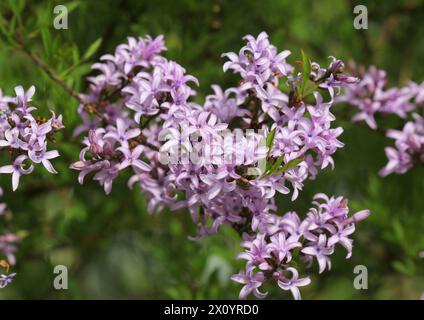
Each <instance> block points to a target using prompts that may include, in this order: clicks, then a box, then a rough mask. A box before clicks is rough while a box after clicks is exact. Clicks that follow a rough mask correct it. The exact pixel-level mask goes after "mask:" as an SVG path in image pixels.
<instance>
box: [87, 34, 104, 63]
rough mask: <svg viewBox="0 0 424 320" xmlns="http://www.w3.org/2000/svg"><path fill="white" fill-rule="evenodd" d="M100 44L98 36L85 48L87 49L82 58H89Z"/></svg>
mask: <svg viewBox="0 0 424 320" xmlns="http://www.w3.org/2000/svg"><path fill="white" fill-rule="evenodd" d="M101 44H102V38H98V39H97V40H96V41H94V42H93V43H92V44H91V45H90V46H89V47H88V49H87V51H86V52H85V53H84V55H83V57H82V60H87V59H89V58H90V57H91V56H92V55H93V54H94V53H96V51H97V49H99V47H100V45H101Z"/></svg>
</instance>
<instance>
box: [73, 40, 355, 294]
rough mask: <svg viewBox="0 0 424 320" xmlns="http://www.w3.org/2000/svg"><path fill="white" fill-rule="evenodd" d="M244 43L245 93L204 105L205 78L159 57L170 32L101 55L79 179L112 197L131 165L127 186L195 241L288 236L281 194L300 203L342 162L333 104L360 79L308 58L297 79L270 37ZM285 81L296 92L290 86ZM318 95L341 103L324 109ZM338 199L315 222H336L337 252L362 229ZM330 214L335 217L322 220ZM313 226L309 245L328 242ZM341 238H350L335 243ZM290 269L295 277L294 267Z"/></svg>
mask: <svg viewBox="0 0 424 320" xmlns="http://www.w3.org/2000/svg"><path fill="white" fill-rule="evenodd" d="M244 39H245V40H246V45H245V46H244V47H243V48H242V49H241V50H240V52H239V53H238V54H236V53H225V54H224V55H223V56H224V57H227V58H228V59H229V61H227V62H226V63H225V64H224V71H226V70H232V71H234V72H235V73H237V74H240V76H241V78H242V81H241V83H240V85H239V86H238V87H234V88H229V89H226V90H223V89H221V88H220V87H219V86H217V85H214V86H213V87H212V88H213V90H214V94H211V95H209V96H207V98H206V100H205V103H204V104H203V105H199V104H197V103H195V102H194V101H193V100H192V97H193V96H194V95H195V91H194V90H193V89H192V87H191V84H197V85H198V82H197V79H196V78H195V77H193V76H191V75H188V74H186V72H185V69H184V68H183V67H181V66H180V65H179V64H177V63H176V62H174V61H169V60H167V59H166V58H164V57H163V56H161V55H160V54H161V52H162V51H164V50H165V49H166V48H165V46H164V43H163V38H162V37H161V36H159V37H157V38H155V39H153V38H151V37H147V38H146V39H142V38H139V39H135V38H129V39H128V43H126V44H122V45H119V46H118V47H117V48H116V50H115V53H114V54H113V55H110V54H109V55H105V56H103V57H102V58H101V60H102V62H101V63H96V64H94V65H93V69H96V70H98V71H100V73H98V74H97V75H95V76H92V77H90V78H89V79H88V80H89V81H90V88H89V92H88V94H85V95H81V96H82V99H83V101H84V103H82V104H81V105H80V106H79V113H80V116H81V118H82V121H83V124H82V125H81V126H80V127H78V128H77V129H76V131H75V134H76V135H78V134H80V133H83V132H86V133H87V136H86V137H84V139H83V143H84V148H83V149H82V150H81V152H80V159H79V161H77V162H75V163H73V164H72V165H71V168H73V169H76V170H78V171H80V173H79V181H80V183H83V181H84V177H85V176H86V175H87V174H89V173H94V177H93V179H94V180H96V181H98V182H99V183H100V185H102V186H103V187H104V190H105V191H106V193H109V192H111V190H112V185H113V181H114V180H115V179H116V178H117V177H118V176H119V173H120V172H121V171H123V170H126V169H129V170H130V171H131V173H132V176H131V177H130V179H129V181H128V184H129V186H130V187H132V186H133V185H134V184H138V185H139V186H140V188H141V190H142V191H143V193H144V194H146V196H147V197H148V200H149V205H148V210H149V212H153V211H160V210H161V209H162V208H164V207H165V206H167V207H170V208H171V209H173V210H179V209H183V208H185V209H188V211H189V212H190V214H191V216H192V218H193V221H194V222H195V223H196V224H197V226H198V233H197V235H196V237H195V238H197V237H201V236H204V235H211V234H214V233H216V232H217V231H218V229H219V227H220V226H222V225H226V226H230V227H232V228H234V229H235V230H236V231H238V232H239V233H240V234H241V235H242V236H243V237H244V238H245V240H246V241H248V240H249V241H250V240H251V241H254V240H253V238H257V239H262V240H261V241H271V240H270V236H271V234H270V233H268V231H267V230H269V229H276V230H275V232H278V230H279V229H280V228H282V227H281V226H280V221H279V218H278V217H279V216H278V215H276V214H275V212H276V206H275V201H274V197H275V195H276V193H282V194H289V193H290V192H292V199H293V200H295V199H296V198H297V197H298V194H299V191H300V190H302V188H303V186H304V181H305V180H307V179H314V178H315V177H316V176H317V174H318V170H319V169H324V168H326V167H327V166H329V165H330V166H334V161H333V158H332V155H333V154H334V152H335V151H336V150H337V149H339V148H341V147H342V146H343V144H342V143H341V142H340V141H339V140H338V137H339V136H340V134H341V133H342V131H343V130H342V128H340V127H336V128H334V127H332V122H333V121H334V120H335V117H334V115H333V114H332V113H331V111H330V109H331V107H332V105H333V97H334V96H335V95H337V94H338V93H339V91H340V87H341V86H343V85H345V84H347V83H352V82H354V81H356V79H355V78H353V77H349V76H347V75H345V74H343V63H342V62H341V61H340V60H337V59H335V58H332V61H331V62H330V65H329V66H328V67H327V68H321V67H320V66H319V65H318V64H316V63H313V64H311V63H310V62H305V63H304V65H303V70H302V71H299V72H297V71H295V68H294V67H292V66H291V65H290V64H289V63H287V62H286V58H287V57H288V56H289V54H290V52H289V51H283V52H280V53H279V52H278V51H277V48H276V47H275V46H273V45H272V44H270V42H269V39H268V35H267V34H266V33H264V32H263V33H261V34H260V35H259V36H258V37H257V38H255V37H253V36H250V35H249V36H246V37H245V38H244ZM306 64H308V65H306ZM309 64H310V65H309ZM307 70H310V71H307ZM295 72H297V73H296V74H294V73H295ZM305 75H306V76H305ZM283 81H284V82H286V83H287V86H288V87H289V92H283V91H282V90H281V89H280V84H283ZM305 88H309V89H305ZM320 90H322V91H323V92H324V95H325V92H328V93H329V95H330V96H331V99H330V100H329V101H325V100H324V98H323V95H321V93H320V92H319V91H320ZM259 163H261V164H263V165H260V164H259ZM337 201H339V202H340V201H342V200H341V198H337V199H332V198H331V199H328V203H329V204H327V205H324V204H323V205H320V206H319V208H320V209H316V210H317V214H316V215H317V217H320V219H321V220H323V221H324V220H325V219H327V220H325V221H326V224H325V223H324V224H323V227H322V228H323V229H326V228H327V225H331V230H330V232H332V231H333V230H334V232H333V233H332V234H331V235H328V236H329V237H331V236H333V238H331V239H332V240H331V243H330V244H328V243H326V244H325V245H327V246H328V247H331V246H333V245H334V244H335V243H337V242H340V243H342V244H343V245H346V246H348V243H350V242H349V241H348V240H346V239H345V238H344V236H345V235H346V236H347V235H348V234H347V232H350V231H352V232H353V229H352V227H351V226H349V227H347V225H348V224H350V223H351V222H353V221H351V220H349V219H348V218H347V209H345V208H343V209H337V208H333V207H331V208H330V207H328V206H336V204H335V203H337ZM330 203H331V204H330ZM343 203H344V202H343ZM339 204H340V203H339ZM326 206H327V207H328V208H327V207H326ZM325 208H327V209H325ZM336 209H337V210H338V211H337V210H336ZM324 210H326V212H330V211H331V214H333V211H332V210H336V211H337V213H336V214H335V216H334V217H333V216H331V217H330V215H331V214H330V213H328V214H325V215H324V216H325V218H323V217H321V216H322V215H321V211H324ZM340 211H343V214H344V213H346V216H344V215H343V218H342V217H341V216H342V214H341V213H340ZM308 221H309V220H308ZM347 221H349V222H347ZM318 222H319V221H316V223H318ZM311 228H312V227H311ZM320 228H321V225H320ZM328 228H330V227H328ZM349 228H350V229H349ZM314 230H315V229H311V232H309V233H308V237H309V238H306V236H304V239H306V240H302V241H303V242H302V243H305V245H307V247H311V248H312V247H313V246H314V243H315V242H317V241H318V242H319V243H320V244H322V242H323V241H324V240H326V239H327V238H325V239H324V240H323V238H322V237H320V234H321V233H323V232H322V231H319V230H321V229H319V230H318V229H317V230H315V231H314ZM312 231H314V232H312ZM339 231H340V232H342V233H343V232H344V233H343V238H340V239H339V240H337V239H336V235H337V234H338V233H337V232H339ZM280 233H281V232H280ZM310 234H311V235H310ZM275 236H276V237H277V235H275ZM282 236H283V233H281V235H278V239H276V240H275V243H274V244H273V246H274V247H275V250H276V252H280V253H279V254H278V256H279V257H281V260H280V262H282V261H283V260H284V259H286V255H285V254H284V252H285V251H284V250H289V249H287V247H286V244H285V242H284V240H283V239H282V238H281V237H282ZM284 236H289V234H284ZM301 236H302V235H299V238H298V239H297V240H299V239H300V237H301ZM302 237H303V236H302ZM314 237H315V238H314ZM273 239H274V238H273ZM292 239H293V238H292ZM302 239H303V238H302ZM258 241H259V240H258ZM272 241H273V240H272ZM290 241H291V240H290ZM314 241H315V242H314ZM295 242H298V241H295ZM318 242H317V243H318ZM247 243H248V242H244V244H247ZM299 243H300V242H299ZM295 247H297V245H296V246H295ZM305 248H306V247H305ZM349 248H350V247H349ZM290 250H291V249H290ZM311 250H312V249H311ZM349 250H350V249H349ZM290 255H291V253H290ZM302 255H306V253H302ZM310 255H312V254H310ZM321 260H322V259H321V258H320V261H321ZM253 269H254V268H248V270H247V274H249V276H247V275H246V277H250V279H251V283H255V285H256V284H257V283H262V282H263V280H265V279H266V278H267V275H266V274H264V273H254V271H255V270H253ZM287 270H288V271H292V274H293V276H296V275H297V271H296V270H295V269H287ZM237 279H239V278H237ZM284 281H285V280H284V278H283V277H281V281H280V282H281V285H282V286H289V283H285V282H284ZM305 284H306V282H305ZM252 288H253V287H252ZM243 290H244V291H246V290H247V289H243ZM252 290H253V289H252ZM252 290H250V291H252ZM247 291H249V290H247ZM255 292H256V291H255ZM244 296H245V295H244V294H243V295H242V297H244ZM257 296H260V294H259V293H258V294H257ZM296 297H297V296H296Z"/></svg>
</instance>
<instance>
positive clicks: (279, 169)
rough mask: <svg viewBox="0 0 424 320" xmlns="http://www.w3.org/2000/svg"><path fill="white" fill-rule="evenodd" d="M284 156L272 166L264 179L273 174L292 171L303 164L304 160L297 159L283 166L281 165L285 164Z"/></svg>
mask: <svg viewBox="0 0 424 320" xmlns="http://www.w3.org/2000/svg"><path fill="white" fill-rule="evenodd" d="M283 160H284V156H280V157H279V158H278V159H277V160H276V161H275V162H274V164H272V165H271V167H270V168H269V169H268V170H267V171H266V172H265V174H264V177H267V176H271V175H273V174H278V173H283V172H284V171H287V170H290V169H292V168H294V167H296V166H297V165H298V164H299V163H301V162H302V161H303V160H305V159H304V158H296V159H292V160H290V161H289V162H287V163H286V164H284V165H283V166H281V164H282V163H283Z"/></svg>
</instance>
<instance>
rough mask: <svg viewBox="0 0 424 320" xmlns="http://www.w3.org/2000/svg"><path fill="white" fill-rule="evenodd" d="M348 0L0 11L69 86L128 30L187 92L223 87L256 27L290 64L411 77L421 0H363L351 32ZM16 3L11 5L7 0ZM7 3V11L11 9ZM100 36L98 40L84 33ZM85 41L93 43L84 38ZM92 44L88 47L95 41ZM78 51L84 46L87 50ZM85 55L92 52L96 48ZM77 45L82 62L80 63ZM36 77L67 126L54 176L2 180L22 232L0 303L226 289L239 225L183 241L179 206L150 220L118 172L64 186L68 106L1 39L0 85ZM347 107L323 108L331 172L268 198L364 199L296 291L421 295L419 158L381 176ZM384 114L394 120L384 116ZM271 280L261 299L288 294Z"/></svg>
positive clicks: (378, 156) (423, 212)
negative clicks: (59, 13)
mask: <svg viewBox="0 0 424 320" xmlns="http://www.w3.org/2000/svg"><path fill="white" fill-rule="evenodd" d="M359 3H360V2H358V3H356V2H355V1H335V0H331V1H330V0H325V1H257V0H244V1H242V0H239V1H223V0H222V1H220V0H215V1H211V0H209V1H198V0H180V1H147V0H144V1H143V0H131V1H130V0H91V1H64V0H63V1H26V2H25V3H24V2H23V1H15V0H11V1H6V0H2V1H1V2H0V11H1V14H2V15H3V16H5V17H7V18H8V19H10V18H11V17H13V16H14V15H18V16H19V18H16V22H17V28H19V29H20V31H21V33H22V34H23V35H24V41H25V43H26V44H27V45H28V47H29V48H30V49H31V50H32V51H33V52H35V53H37V54H38V55H39V56H40V57H42V59H43V60H44V61H46V63H47V64H48V65H49V66H50V67H51V68H52V69H54V70H55V71H56V73H57V74H59V75H61V76H62V77H63V78H64V79H66V82H67V83H68V84H69V85H70V86H72V87H73V88H74V89H75V90H78V91H81V92H83V91H84V90H86V85H87V83H86V81H85V77H86V76H87V74H89V72H90V65H91V64H92V63H94V62H95V61H97V60H98V58H99V57H100V56H101V55H102V54H105V53H109V52H113V51H114V48H115V47H116V46H117V45H118V44H120V43H122V42H124V41H125V40H126V37H127V36H130V35H131V36H145V35H146V34H150V35H152V36H156V35H159V34H164V36H165V40H166V46H167V47H168V52H167V53H166V56H167V57H168V58H169V59H172V60H176V61H178V62H179V63H180V64H182V65H183V66H184V67H185V68H186V69H187V71H188V73H190V74H193V75H194V76H196V77H197V78H198V79H199V80H200V84H201V86H200V88H199V89H198V99H199V101H201V100H202V99H203V97H204V96H205V95H207V94H208V93H210V92H211V90H210V85H211V84H213V83H217V84H220V85H222V86H233V85H235V84H236V82H235V81H237V78H236V77H234V76H232V75H231V74H229V73H228V74H224V73H223V72H222V64H223V59H221V58H220V55H221V53H222V52H227V51H238V50H239V48H240V47H241V46H242V45H243V43H242V40H241V37H242V36H244V35H245V34H253V35H255V36H256V35H257V34H258V33H259V32H261V31H266V32H268V33H269V35H270V37H271V40H272V42H273V43H274V44H275V45H276V46H277V47H278V48H279V49H280V50H283V49H289V50H291V51H292V52H293V54H292V56H291V57H290V58H289V62H291V63H294V60H295V57H298V56H299V53H300V49H301V48H303V50H304V51H305V52H307V53H308V55H309V56H310V57H313V59H314V60H316V61H318V62H322V63H325V62H326V59H327V57H328V56H329V55H334V56H336V57H339V58H342V59H343V60H346V61H347V60H349V59H353V60H355V61H356V62H358V63H361V64H365V65H371V64H375V65H377V66H378V67H380V68H383V69H386V70H387V71H388V73H389V79H390V82H391V85H399V84H402V83H404V82H405V81H406V80H408V79H412V80H414V81H418V82H421V81H422V80H424V63H423V62H424V42H423V39H424V24H423V21H424V1H418V0H409V1H406V0H404V1H367V2H366V3H365V4H366V5H367V7H368V11H369V29H368V30H355V29H354V28H353V19H354V14H353V7H354V6H355V5H356V4H359ZM21 4H23V5H22V6H20V5H21ZM57 4H63V5H65V6H67V8H68V10H69V17H68V23H69V29H67V30H55V29H54V28H53V19H54V17H55V15H54V14H53V7H54V6H55V5H57ZM14 12H15V13H14ZM99 38H101V39H102V42H101V44H100V42H99V41H97V42H96V40H97V39H99ZM93 43H94V45H93ZM96 43H97V44H100V45H99V46H96ZM90 47H91V49H90ZM96 47H97V50H96V51H95V53H94V50H93V49H96ZM84 55H85V59H84ZM18 84H22V85H24V86H25V87H29V86H30V85H32V84H34V85H36V88H37V92H36V95H35V99H34V105H35V106H37V107H38V108H39V112H40V113H43V114H45V115H48V114H49V109H51V110H55V111H56V112H57V113H62V114H63V115H64V122H65V125H66V127H67V129H66V130H64V131H63V132H62V133H61V135H60V137H59V138H58V141H57V143H56V146H55V147H56V148H57V149H59V150H60V153H61V155H62V157H61V158H58V159H55V160H54V162H53V163H54V166H55V167H56V169H57V170H58V171H59V172H60V173H59V174H58V175H57V176H53V175H50V174H48V173H47V172H46V171H45V170H44V169H42V168H37V169H36V171H35V173H34V174H32V175H31V176H26V177H23V178H22V180H21V185H20V188H19V189H18V191H17V192H15V193H12V191H11V182H10V176H3V175H2V176H1V177H0V184H1V186H2V187H3V189H4V191H5V196H4V197H3V198H2V199H1V200H3V201H5V202H6V203H7V204H8V207H9V210H10V211H11V212H13V230H15V231H24V232H26V233H27V236H26V237H25V238H23V239H22V241H21V243H20V245H19V251H18V253H17V261H18V263H17V265H16V266H15V267H14V269H13V271H14V272H17V273H18V275H17V276H16V278H15V281H14V282H13V283H12V284H11V285H9V286H8V287H7V288H6V289H2V290H0V299H6V298H17V299H21V298H31V299H45V298H53V299H62V298H64V299H86V298H93V299H97V298H130V299H133V298H135V299H145V298H149V299H159V298H171V299H173V298H181V299H190V298H194V299H204V298H211V299H216V298H220V299H235V298H237V297H238V292H239V290H240V288H241V287H240V286H239V285H238V284H236V283H233V282H232V281H230V280H229V276H230V275H231V274H233V273H236V272H238V270H239V269H240V268H241V267H242V265H243V262H242V261H236V260H235V255H236V254H237V252H238V251H239V250H240V248H239V238H238V235H237V234H235V233H234V232H232V231H231V230H229V229H225V228H224V229H222V230H221V232H220V233H219V234H218V235H216V236H214V237H211V238H204V239H202V240H200V241H197V242H194V241H190V240H188V239H187V236H189V235H193V234H194V231H195V228H194V226H193V224H192V222H191V220H190V218H189V216H188V214H184V213H183V214H182V213H174V212H162V213H161V214H159V215H153V216H149V215H148V214H147V212H146V203H145V202H144V199H143V196H142V195H141V194H140V191H139V190H138V189H137V190H134V191H130V190H129V189H128V188H127V187H126V182H127V178H128V177H123V176H121V177H120V178H119V179H117V181H116V182H115V183H114V187H113V191H112V193H111V194H110V195H109V196H106V195H105V194H104V192H103V190H102V188H101V187H100V186H98V184H96V183H93V182H91V181H90V179H87V180H86V184H85V185H84V186H80V185H79V184H78V183H77V173H76V172H73V171H71V170H69V169H68V166H69V164H70V163H71V162H73V161H75V160H76V159H77V157H78V152H79V150H80V145H79V139H78V138H77V139H75V138H72V136H71V134H72V130H73V128H75V127H76V126H77V125H78V124H79V119H78V116H77V113H76V108H77V104H76V102H75V101H74V100H72V99H71V98H70V97H69V96H68V95H67V94H66V93H65V92H64V91H63V89H62V88H61V87H60V86H58V85H57V84H56V83H54V82H53V81H51V80H50V79H49V78H48V77H47V76H46V75H45V74H44V73H43V72H42V71H40V70H39V68H37V66H35V65H34V64H33V63H32V61H31V60H30V59H29V58H28V56H27V55H26V54H25V53H23V52H21V51H19V50H17V49H13V48H11V46H9V45H7V44H6V43H0V88H2V89H3V91H4V92H6V93H7V94H9V95H11V94H12V93H13V88H14V87H15V86H16V85H18ZM350 113H351V110H350V109H349V108H348V107H347V106H343V105H339V106H338V107H336V108H335V114H336V116H337V117H338V120H337V124H339V125H342V126H343V127H344V129H345V132H344V134H343V135H342V141H343V142H344V143H345V144H346V147H345V148H343V149H341V150H340V151H338V153H337V154H336V157H335V158H336V159H335V160H336V168H335V170H334V171H331V170H328V169H327V170H325V171H323V172H321V174H320V175H319V176H318V178H317V180H315V181H308V182H307V183H306V184H305V190H304V192H302V193H301V195H300V197H299V198H298V200H296V202H295V203H291V201H290V200H289V199H288V198H287V197H282V198H281V199H278V202H279V208H280V209H279V210H280V212H281V213H284V212H285V211H288V210H290V209H296V210H299V212H300V213H301V214H304V213H305V212H306V210H307V209H308V208H309V205H310V202H311V199H312V196H313V194H315V193H316V192H326V193H328V194H335V195H339V194H340V195H344V196H346V197H348V198H349V199H350V205H351V207H352V211H356V210H360V209H363V208H369V209H370V210H371V212H372V215H371V217H370V218H369V219H367V220H366V221H363V222H361V223H360V224H359V225H358V227H357V232H356V233H355V235H354V238H355V247H354V252H353V257H352V258H351V259H350V260H345V259H344V256H345V252H344V251H343V250H339V251H337V252H336V255H335V257H334V260H333V269H332V270H331V271H330V272H326V273H324V274H323V275H321V276H318V275H317V267H316V266H314V268H313V270H312V271H311V274H312V280H313V281H312V284H311V285H310V286H308V287H305V288H303V290H302V296H303V298H306V299H418V298H419V296H420V294H421V292H423V291H424V260H423V259H420V258H419V257H418V253H419V251H421V250H424V232H423V231H424V201H423V199H424V195H423V193H424V167H423V166H421V167H417V168H414V169H413V170H411V171H409V172H408V173H407V174H404V175H400V176H396V175H393V176H390V177H388V178H384V179H383V178H380V177H379V176H378V175H377V172H378V170H379V169H380V168H381V167H383V166H384V165H385V163H386V159H385V155H384V150H383V148H384V146H385V145H387V144H391V141H390V140H389V139H386V138H384V137H383V136H382V135H381V134H380V133H377V132H373V131H371V130H369V129H367V128H365V127H363V126H360V125H353V124H351V123H350V121H349V117H350ZM391 121H397V120H396V119H391ZM57 264H62V265H66V266H68V267H69V289H68V290H64V291H57V290H55V289H54V288H53V279H54V276H55V275H54V274H53V267H54V266H55V265H57ZM358 264H362V265H365V266H367V268H368V273H369V287H368V290H355V289H354V288H353V285H352V282H353V279H354V277H355V274H354V273H353V268H354V266H355V265H358ZM275 287H276V286H267V287H266V289H268V290H269V291H270V295H269V298H271V299H291V296H290V295H289V294H288V293H287V292H283V291H281V290H279V289H278V288H275Z"/></svg>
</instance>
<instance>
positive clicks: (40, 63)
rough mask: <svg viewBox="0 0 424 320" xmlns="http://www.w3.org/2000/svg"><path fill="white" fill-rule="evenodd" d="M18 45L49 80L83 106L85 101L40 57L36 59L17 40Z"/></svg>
mask: <svg viewBox="0 0 424 320" xmlns="http://www.w3.org/2000/svg"><path fill="white" fill-rule="evenodd" d="M18 45H19V49H21V50H22V51H23V52H25V53H26V54H27V55H28V56H29V57H30V58H31V60H32V61H33V62H34V63H35V64H36V65H38V66H39V67H40V68H41V69H42V70H43V71H44V72H45V73H46V74H47V75H48V76H49V78H50V79H52V80H53V81H55V82H56V83H57V84H58V85H60V86H61V87H62V88H63V90H65V91H66V92H67V93H68V94H69V95H70V96H71V97H72V98H74V99H75V100H76V101H78V102H79V103H81V104H85V101H84V100H83V99H82V98H81V97H80V95H79V94H78V93H77V92H76V91H75V90H73V89H72V88H71V87H70V86H68V85H67V84H66V83H65V81H64V80H63V79H61V78H60V77H59V76H58V75H57V74H56V73H55V72H54V71H53V70H52V69H51V68H50V67H49V66H48V65H47V64H46V63H45V62H44V61H43V60H41V59H40V57H38V56H37V55H36V54H35V53H34V52H32V51H31V50H29V49H28V48H26V47H25V45H24V44H23V42H22V41H20V40H18Z"/></svg>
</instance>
